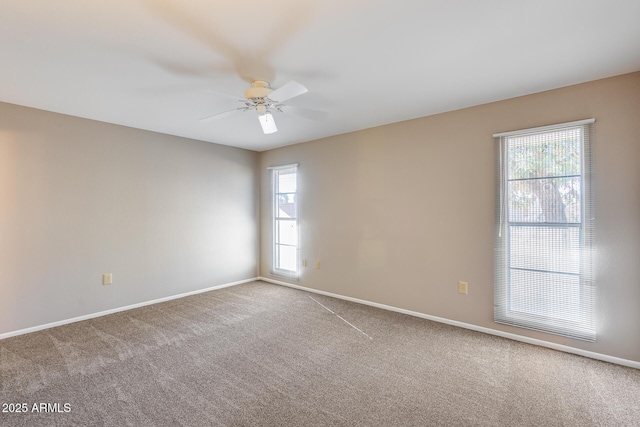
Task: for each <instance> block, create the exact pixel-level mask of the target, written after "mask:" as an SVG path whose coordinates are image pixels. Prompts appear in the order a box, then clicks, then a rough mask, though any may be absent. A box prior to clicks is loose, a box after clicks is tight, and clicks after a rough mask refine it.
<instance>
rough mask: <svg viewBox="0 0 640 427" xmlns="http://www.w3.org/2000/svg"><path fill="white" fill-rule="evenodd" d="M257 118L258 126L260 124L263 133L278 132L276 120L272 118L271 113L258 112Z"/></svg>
mask: <svg viewBox="0 0 640 427" xmlns="http://www.w3.org/2000/svg"><path fill="white" fill-rule="evenodd" d="M258 120H260V126H262V131H263V132H264V133H265V134H270V133H275V132H278V128H277V127H276V122H275V120H273V116H272V115H271V113H269V112H266V113H264V114H260V115H259V116H258Z"/></svg>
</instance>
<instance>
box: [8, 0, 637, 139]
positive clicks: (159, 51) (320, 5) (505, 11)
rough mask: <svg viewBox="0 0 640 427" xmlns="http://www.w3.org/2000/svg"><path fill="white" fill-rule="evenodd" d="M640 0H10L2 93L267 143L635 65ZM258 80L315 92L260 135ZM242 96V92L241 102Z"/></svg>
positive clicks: (127, 120)
mask: <svg viewBox="0 0 640 427" xmlns="http://www.w3.org/2000/svg"><path fill="white" fill-rule="evenodd" d="M639 17H640V1H638V0H626V1H624V0H535V1H532V0H396V1H389V0H366V1H365V0H322V1H302V0H270V1H257V0H245V1H241V0H206V1H205V0H182V1H177V0H175V1H169V0H110V1H98V0H58V1H41V0H2V1H0V101H4V102H8V103H13V104H19V105H25V106H29V107H35V108H40V109H44V110H49V111H54V112H58V113H64V114H70V115H73V116H78V117H85V118H89V119H94V120H100V121H104V122H109V123H116V124H120V125H125V126H131V127H135V128H140V129H147V130H152V131H156V132H162V133H166V134H171V135H178V136H184V137H187V138H193V139H198V140H203V141H210V142H215V143H219V144H225V145H232V146H237V147H242V148H247V149H251V150H257V151H262V150H266V149H269V148H273V147H278V146H283V145H288V144H294V143H298V142H304V141H309V140H313V139H318V138H322V137H326V136H330V135H336V134H340V133H345V132H349V131H354V130H358V129H364V128H368V127H373V126H379V125H383V124H387V123H393V122H398V121H402V120H407V119H412V118H416V117H422V116H427V115H431V114H435V113H439V112H444V111H450V110H454V109H459V108H463V107H468V106H472V105H478V104H482V103H487V102H492V101H497V100H500V99H506V98H511V97H515V96H520V95H525V94H529V93H534V92H540V91H544V90H548V89H553V88H557V87H562V86H567V85H571V84H575V83H581V82H585V81H590V80H595V79H599V78H603V77H609V76H614V75H618V74H624V73H628V72H632V71H637V70H640V24H638V18H639ZM254 79H261V80H268V81H271V83H272V86H273V87H275V88H277V87H279V86H281V85H283V84H285V83H287V82H288V81H290V80H296V81H298V82H300V83H302V84H304V85H305V86H306V87H307V88H308V89H309V92H308V93H307V94H305V95H302V96H300V97H297V98H294V99H292V100H291V101H290V102H288V104H290V105H294V106H298V107H305V108H313V109H318V110H324V111H327V112H329V114H330V118H329V120H328V121H327V122H320V123H318V122H313V121H309V120H306V119H303V118H298V117H291V116H287V115H283V114H277V115H276V116H275V119H276V122H277V124H278V128H279V132H277V133H275V134H271V135H264V134H263V133H262V131H261V129H260V125H259V123H258V120H257V119H256V117H255V116H254V115H253V114H252V113H239V114H237V115H235V116H233V117H229V118H225V119H222V120H217V121H213V122H211V123H200V122H199V121H198V119H200V118H202V117H205V116H209V115H211V114H214V113H217V112H222V111H226V110H230V109H232V108H236V107H238V106H240V104H239V103H236V102H235V101H234V100H233V99H230V98H226V97H224V96H218V95H215V94H211V93H207V92H205V90H207V89H209V90H213V91H218V92H223V93H227V94H231V95H236V96H238V97H241V96H242V94H243V91H244V89H245V88H246V87H248V86H249V82H250V81H251V80H254ZM236 104H237V105H236Z"/></svg>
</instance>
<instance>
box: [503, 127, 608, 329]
mask: <svg viewBox="0 0 640 427" xmlns="http://www.w3.org/2000/svg"><path fill="white" fill-rule="evenodd" d="M594 122H595V120H594V119H587V120H580V121H576V122H569V123H561V124H557V125H551V126H543V127H539V128H531V129H524V130H520V131H512V132H504V133H500V134H495V135H494V138H496V139H497V141H498V143H499V149H498V165H497V169H498V173H497V181H498V183H497V184H498V185H497V198H496V210H497V215H496V229H497V232H496V238H495V245H494V247H495V253H496V256H495V288H494V291H495V293H494V302H495V308H494V321H495V322H496V323H501V324H507V325H511V326H517V327H521V328H525V329H532V330H537V331H542V332H547V333H552V334H555V335H561V336H566V337H570V338H575V339H580V340H585V341H595V340H596V330H595V329H596V328H595V310H594V308H595V283H594V274H593V245H592V241H593V227H594V219H595V218H594V213H593V191H592V182H591V180H592V174H593V171H592V169H593V167H592V150H591V143H592V141H591V136H590V134H591V124H592V123H594ZM575 128H580V129H581V133H580V135H581V141H580V143H581V147H580V151H581V158H580V175H579V177H580V180H581V183H580V186H581V191H580V202H581V206H580V222H579V223H577V222H569V221H567V222H566V223H554V222H539V223H536V222H526V223H525V224H526V226H527V227H538V228H539V229H540V230H543V229H544V228H546V229H550V228H554V227H557V228H559V229H567V230H568V229H570V228H578V229H579V251H578V254H579V273H578V274H577V276H578V277H579V291H578V295H579V297H578V298H577V300H578V301H579V307H580V308H579V313H580V314H579V316H576V318H574V319H573V320H562V319H560V318H559V317H558V316H555V317H553V316H546V315H543V314H539V313H531V312H526V313H523V312H519V311H517V310H513V309H512V307H511V306H512V301H513V300H512V295H511V287H510V286H511V273H512V270H513V268H512V266H511V249H510V247H511V244H512V239H511V235H510V232H511V228H512V227H513V226H516V227H517V226H519V225H521V224H520V223H519V222H518V221H511V220H510V219H511V218H510V212H509V179H508V177H509V152H508V148H509V147H508V141H509V138H513V137H523V136H532V135H541V134H545V133H551V132H557V131H560V130H570V129H575ZM538 178H540V179H553V178H557V177H556V176H548V177H537V178H536V179H538ZM560 178H562V177H560ZM514 224H515V225H514ZM565 273H566V272H560V271H550V272H549V274H556V275H559V274H565Z"/></svg>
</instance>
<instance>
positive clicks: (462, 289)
mask: <svg viewBox="0 0 640 427" xmlns="http://www.w3.org/2000/svg"><path fill="white" fill-rule="evenodd" d="M458 293H461V294H464V295H467V294H468V293H469V284H468V283H467V282H458Z"/></svg>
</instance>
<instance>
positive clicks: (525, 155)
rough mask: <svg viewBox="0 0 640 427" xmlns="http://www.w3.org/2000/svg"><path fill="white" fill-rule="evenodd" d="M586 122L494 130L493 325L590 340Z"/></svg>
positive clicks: (592, 333) (591, 302)
mask: <svg viewBox="0 0 640 427" xmlns="http://www.w3.org/2000/svg"><path fill="white" fill-rule="evenodd" d="M590 123H593V120H586V121H581V122H572V123H567V124H563V125H554V126H547V127H544V128H536V129H528V130H524V131H516V132H508V133H504V134H497V135H494V137H498V138H499V144H500V147H499V150H498V151H499V169H500V170H499V174H498V176H499V179H498V190H497V193H498V195H499V200H498V203H497V211H498V218H497V223H498V227H497V228H498V230H497V233H496V249H497V250H496V281H495V312H494V316H495V317H494V319H495V321H496V322H498V323H505V324H509V325H514V326H519V327H523V328H528V329H535V330H540V331H545V332H550V333H554V334H558V335H563V336H568V337H572V338H578V339H583V340H587V341H595V337H596V333H595V322H594V315H593V308H594V294H595V292H594V282H593V269H592V253H591V241H592V238H593V237H592V236H593V225H594V221H593V220H594V218H593V212H592V200H591V197H590V196H591V182H590V177H591V159H590V140H589V131H590Z"/></svg>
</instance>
